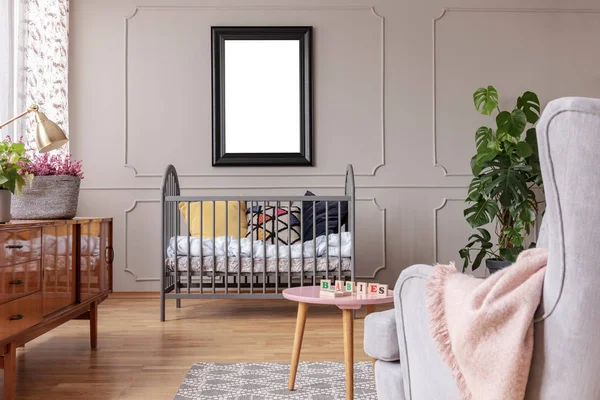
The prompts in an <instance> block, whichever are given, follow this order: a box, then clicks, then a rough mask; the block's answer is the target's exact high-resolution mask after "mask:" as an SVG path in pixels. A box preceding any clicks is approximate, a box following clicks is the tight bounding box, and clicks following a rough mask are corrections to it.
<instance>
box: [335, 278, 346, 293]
mask: <svg viewBox="0 0 600 400" xmlns="http://www.w3.org/2000/svg"><path fill="white" fill-rule="evenodd" d="M335 290H337V291H338V292H343V291H344V281H335Z"/></svg>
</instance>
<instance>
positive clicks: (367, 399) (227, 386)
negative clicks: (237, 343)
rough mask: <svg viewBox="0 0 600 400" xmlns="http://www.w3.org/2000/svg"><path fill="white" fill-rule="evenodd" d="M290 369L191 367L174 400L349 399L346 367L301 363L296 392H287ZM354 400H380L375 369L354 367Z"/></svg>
mask: <svg viewBox="0 0 600 400" xmlns="http://www.w3.org/2000/svg"><path fill="white" fill-rule="evenodd" d="M289 373H290V365H289V364H283V363H236V364H216V363H198V364H194V365H192V368H190V370H189V372H188V374H187V375H186V377H185V379H184V380H183V383H182V384H181V386H180V387H179V390H178V391H177V394H176V395H175V399H174V400H196V399H203V400H216V399H236V400H245V399H248V400H262V399H273V400H277V399H285V400H300V399H302V400H334V399H340V400H342V399H345V398H346V384H345V378H344V363H338V362H301V363H300V365H299V366H298V374H297V375H296V390H294V391H288V390H287V384H288V375H289ZM354 399H355V400H377V394H376V392H375V378H374V376H373V366H372V364H371V363H370V362H368V361H366V362H357V363H355V364H354Z"/></svg>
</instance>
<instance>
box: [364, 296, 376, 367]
mask: <svg viewBox="0 0 600 400" xmlns="http://www.w3.org/2000/svg"><path fill="white" fill-rule="evenodd" d="M366 307H367V315H369V314H371V313H374V312H375V308H376V306H375V304H367V306H366ZM375 361H377V359H376V358H372V359H371V362H372V363H373V369H375Z"/></svg>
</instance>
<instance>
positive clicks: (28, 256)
mask: <svg viewBox="0 0 600 400" xmlns="http://www.w3.org/2000/svg"><path fill="white" fill-rule="evenodd" d="M41 257H42V230H41V229H40V228H34V229H18V230H6V231H1V232H0V267H3V266H7V265H14V264H22V263H25V262H28V261H34V260H39V259H40V258H41Z"/></svg>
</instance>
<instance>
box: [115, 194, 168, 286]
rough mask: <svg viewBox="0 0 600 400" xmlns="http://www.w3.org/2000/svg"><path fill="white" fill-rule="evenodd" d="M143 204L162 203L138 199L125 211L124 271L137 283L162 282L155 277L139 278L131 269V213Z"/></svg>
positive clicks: (154, 200)
mask: <svg viewBox="0 0 600 400" xmlns="http://www.w3.org/2000/svg"><path fill="white" fill-rule="evenodd" d="M141 203H160V200H156V199H137V200H134V201H133V204H132V205H131V207H129V208H128V209H126V210H125V211H124V215H125V216H124V221H125V224H124V234H123V245H124V247H125V262H124V264H125V266H124V270H125V272H127V273H128V274H130V275H132V276H133V278H134V279H135V281H136V282H160V277H158V278H154V277H139V276H138V274H137V273H136V272H135V271H134V270H133V269H132V268H129V242H128V238H129V213H131V212H133V211H134V210H135V209H136V208H137V205H138V204H141ZM159 215H160V214H158V215H157V216H159ZM157 261H158V259H157ZM156 265H157V268H158V266H159V265H160V264H159V263H158V262H157V263H156Z"/></svg>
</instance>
